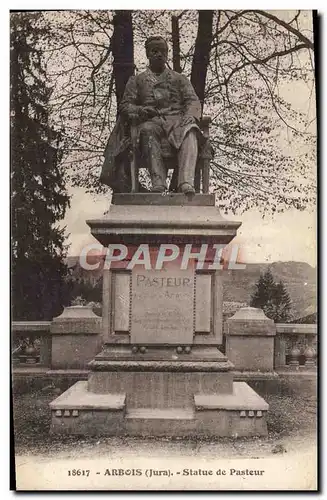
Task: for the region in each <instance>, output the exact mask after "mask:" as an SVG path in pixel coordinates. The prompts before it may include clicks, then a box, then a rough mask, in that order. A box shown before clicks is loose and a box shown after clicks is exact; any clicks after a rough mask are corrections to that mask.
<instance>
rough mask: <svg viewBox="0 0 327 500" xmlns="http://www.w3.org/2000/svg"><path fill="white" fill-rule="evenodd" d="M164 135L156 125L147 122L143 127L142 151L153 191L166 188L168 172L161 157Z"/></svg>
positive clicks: (141, 136) (141, 132)
mask: <svg viewBox="0 0 327 500" xmlns="http://www.w3.org/2000/svg"><path fill="white" fill-rule="evenodd" d="M162 135H163V130H162V128H161V126H160V125H158V124H156V123H153V122H145V123H143V124H142V125H141V129H140V145H141V151H142V156H143V158H144V159H145V162H146V167H147V169H148V170H149V172H150V175H151V181H152V189H155V188H163V187H166V177H167V172H166V168H165V164H164V161H163V159H162V155H161V137H162Z"/></svg>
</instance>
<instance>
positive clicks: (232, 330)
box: [226, 307, 276, 372]
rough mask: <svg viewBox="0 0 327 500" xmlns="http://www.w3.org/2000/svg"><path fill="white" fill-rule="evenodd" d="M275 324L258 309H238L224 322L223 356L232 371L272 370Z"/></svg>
mask: <svg viewBox="0 0 327 500" xmlns="http://www.w3.org/2000/svg"><path fill="white" fill-rule="evenodd" d="M275 335H276V325H275V323H274V322H273V320H272V319H269V318H267V316H266V315H265V314H264V312H263V311H262V309H257V308H255V307H242V308H241V309H239V310H238V311H237V312H236V313H235V314H234V316H232V317H231V318H229V319H228V320H227V332H226V355H227V356H228V359H230V361H231V362H232V363H233V364H234V366H235V370H241V371H242V370H246V371H256V372H257V371H261V372H268V371H273V369H274V339H275Z"/></svg>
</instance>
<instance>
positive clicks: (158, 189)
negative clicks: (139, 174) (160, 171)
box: [151, 186, 166, 193]
mask: <svg viewBox="0 0 327 500" xmlns="http://www.w3.org/2000/svg"><path fill="white" fill-rule="evenodd" d="M165 191H166V188H165V186H153V187H152V188H151V192H152V193H164V192H165Z"/></svg>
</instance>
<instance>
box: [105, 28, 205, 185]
mask: <svg viewBox="0 0 327 500" xmlns="http://www.w3.org/2000/svg"><path fill="white" fill-rule="evenodd" d="M145 50H146V55H147V58H148V60H149V67H148V68H147V70H146V71H144V72H142V73H140V74H138V75H136V76H132V77H131V78H130V79H129V81H128V83H127V85H126V88H125V92H124V95H123V98H122V100H121V103H120V107H119V111H120V113H119V118H118V120H117V123H116V125H115V127H114V129H113V131H112V133H111V135H110V138H109V141H108V144H107V147H106V150H105V153H104V154H105V161H104V164H103V167H102V172H101V177H100V180H101V181H102V182H103V183H105V184H107V185H109V186H110V187H112V189H113V190H114V192H129V191H130V190H131V174H130V163H129V161H130V160H129V158H128V155H127V154H126V152H127V151H128V150H129V148H130V147H131V135H132V136H133V133H132V134H131V128H132V129H133V127H134V129H133V130H134V140H133V146H134V154H135V161H136V162H137V164H138V166H140V167H146V168H147V169H148V171H149V173H150V176H151V181H152V188H151V190H152V191H153V192H159V193H161V192H164V191H165V190H166V179H167V167H166V165H165V162H164V159H163V156H162V151H161V141H162V139H163V138H165V139H166V140H168V142H169V145H170V146H171V147H172V148H174V149H175V150H176V156H177V166H178V171H177V172H176V174H177V178H176V180H177V182H175V184H176V186H175V190H176V188H177V191H178V192H181V193H185V194H191V193H194V192H195V191H194V176H195V168H196V162H197V156H198V151H199V148H201V147H202V145H203V142H204V137H203V136H202V133H201V131H200V128H199V120H200V118H201V105H200V101H199V99H198V97H197V95H196V93H195V91H194V89H193V87H192V85H191V82H190V81H189V80H188V79H187V78H186V77H185V76H184V75H181V74H180V73H177V72H175V71H172V70H170V69H168V68H167V67H166V61H167V53H168V46H167V43H166V41H165V40H164V39H163V38H162V37H159V36H155V37H150V38H148V39H147V41H146V43H145ZM143 190H144V188H143Z"/></svg>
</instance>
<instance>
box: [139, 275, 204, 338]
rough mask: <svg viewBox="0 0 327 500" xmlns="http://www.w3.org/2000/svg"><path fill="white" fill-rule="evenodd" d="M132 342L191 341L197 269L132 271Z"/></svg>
mask: <svg viewBox="0 0 327 500" xmlns="http://www.w3.org/2000/svg"><path fill="white" fill-rule="evenodd" d="M131 323H132V324H131V342H132V343H136V344H137V343H140V344H192V342H193V333H194V270H193V269H188V270H185V271H182V270H180V269H163V270H161V271H153V270H151V271H145V270H143V269H142V270H137V269H136V268H134V269H133V271H132V322H131Z"/></svg>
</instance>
